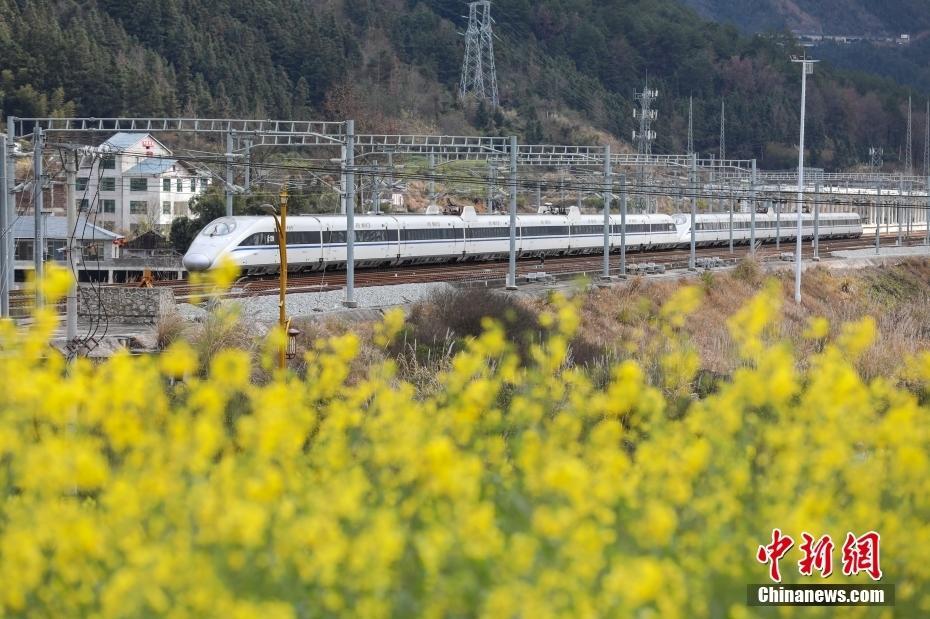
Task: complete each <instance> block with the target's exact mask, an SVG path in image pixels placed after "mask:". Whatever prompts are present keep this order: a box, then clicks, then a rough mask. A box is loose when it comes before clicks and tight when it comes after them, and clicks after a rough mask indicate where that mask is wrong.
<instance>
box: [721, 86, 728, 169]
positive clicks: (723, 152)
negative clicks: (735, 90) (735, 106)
mask: <svg viewBox="0 0 930 619" xmlns="http://www.w3.org/2000/svg"><path fill="white" fill-rule="evenodd" d="M726 158H727V101H726V99H721V100H720V161H723V160H724V159H726Z"/></svg>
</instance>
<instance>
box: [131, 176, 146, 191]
mask: <svg viewBox="0 0 930 619" xmlns="http://www.w3.org/2000/svg"><path fill="white" fill-rule="evenodd" d="M148 190H149V179H147V178H131V179H129V191H148Z"/></svg>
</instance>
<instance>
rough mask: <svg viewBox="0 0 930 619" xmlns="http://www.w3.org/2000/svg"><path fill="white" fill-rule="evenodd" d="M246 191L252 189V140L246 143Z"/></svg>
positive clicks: (247, 140) (244, 184) (249, 139)
mask: <svg viewBox="0 0 930 619" xmlns="http://www.w3.org/2000/svg"><path fill="white" fill-rule="evenodd" d="M243 186H244V187H245V190H246V191H251V189H252V139H251V138H248V139H246V141H245V182H244V183H243Z"/></svg>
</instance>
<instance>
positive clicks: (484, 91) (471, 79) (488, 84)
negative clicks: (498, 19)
mask: <svg viewBox="0 0 930 619" xmlns="http://www.w3.org/2000/svg"><path fill="white" fill-rule="evenodd" d="M493 23H494V20H493V18H492V17H491V2H490V0H481V1H480V2H470V3H469V4H468V30H467V31H466V32H465V60H464V61H463V62H462V80H461V83H460V85H459V98H460V99H462V101H465V100H466V99H468V98H469V97H474V98H475V99H478V100H479V101H485V102H486V103H488V104H489V105H490V106H491V107H492V108H496V107H497V106H498V104H499V100H498V96H497V69H496V68H495V66H494V32H493V30H492V24H493Z"/></svg>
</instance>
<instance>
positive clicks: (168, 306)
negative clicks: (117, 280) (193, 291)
mask: <svg viewBox="0 0 930 619" xmlns="http://www.w3.org/2000/svg"><path fill="white" fill-rule="evenodd" d="M174 306H175V301H174V292H173V291H171V290H170V289H168V288H128V287H117V286H96V287H93V288H92V287H90V286H81V287H80V288H79V289H78V316H79V317H82V318H83V317H90V316H94V317H96V316H98V315H106V316H107V317H108V318H109V319H110V320H111V321H113V322H121V323H128V324H155V323H157V322H158V320H159V319H160V318H161V317H162V316H164V315H165V314H167V313H169V312H170V311H171V310H173V309H174Z"/></svg>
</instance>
